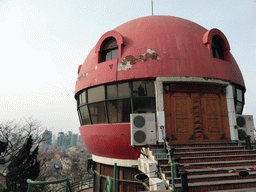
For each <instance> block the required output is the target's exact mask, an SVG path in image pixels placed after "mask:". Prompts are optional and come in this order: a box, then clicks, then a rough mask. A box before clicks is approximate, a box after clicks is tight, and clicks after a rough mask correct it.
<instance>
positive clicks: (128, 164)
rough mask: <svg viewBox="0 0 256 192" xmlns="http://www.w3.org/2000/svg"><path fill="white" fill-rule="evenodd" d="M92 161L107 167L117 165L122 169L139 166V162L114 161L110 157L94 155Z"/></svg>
mask: <svg viewBox="0 0 256 192" xmlns="http://www.w3.org/2000/svg"><path fill="white" fill-rule="evenodd" d="M92 160H93V161H95V162H98V163H102V164H107V165H114V164H115V163H117V165H118V166H122V167H131V166H134V165H135V166H137V165H138V164H139V161H138V160H127V159H114V158H108V157H100V156H97V155H92Z"/></svg>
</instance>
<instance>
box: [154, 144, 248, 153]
mask: <svg viewBox="0 0 256 192" xmlns="http://www.w3.org/2000/svg"><path fill="white" fill-rule="evenodd" d="M243 150H244V147H242V146H227V147H209V148H205V147H195V148H176V149H175V150H174V153H196V152H201V151H207V152H211V151H243ZM151 151H152V154H156V153H166V152H165V150H164V149H163V148H159V149H151Z"/></svg>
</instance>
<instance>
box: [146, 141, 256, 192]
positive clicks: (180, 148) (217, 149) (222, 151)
mask: <svg viewBox="0 0 256 192" xmlns="http://www.w3.org/2000/svg"><path fill="white" fill-rule="evenodd" d="M171 146H172V147H175V150H174V156H175V157H180V158H181V159H180V170H186V171H188V186H189V191H190V192H194V191H196V192H206V191H219V192H220V191H240V192H241V191H256V150H255V149H251V150H247V149H245V147H244V146H243V145H240V146H239V145H238V143H231V142H229V143H200V144H175V145H171ZM150 151H151V152H152V154H153V156H154V159H155V160H157V162H158V165H159V166H160V167H161V169H162V172H163V173H164V175H165V179H167V180H169V181H170V186H171V182H172V181H171V166H170V164H168V160H169V159H168V157H167V154H166V153H165V151H164V149H163V146H162V145H153V146H151V147H150ZM240 171H248V172H249V176H247V177H241V176H239V172H240ZM175 188H176V191H181V179H180V178H175Z"/></svg>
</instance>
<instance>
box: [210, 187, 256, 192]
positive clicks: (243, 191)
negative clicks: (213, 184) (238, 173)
mask: <svg viewBox="0 0 256 192" xmlns="http://www.w3.org/2000/svg"><path fill="white" fill-rule="evenodd" d="M255 191H256V188H243V189H231V190H221V191H209V192H255Z"/></svg>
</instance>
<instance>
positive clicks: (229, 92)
mask: <svg viewBox="0 0 256 192" xmlns="http://www.w3.org/2000/svg"><path fill="white" fill-rule="evenodd" d="M226 97H227V105H228V119H229V127H230V138H231V140H232V141H236V140H238V130H237V129H235V128H234V127H235V126H236V111H235V103H234V94H233V88H232V85H228V86H227V87H226Z"/></svg>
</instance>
